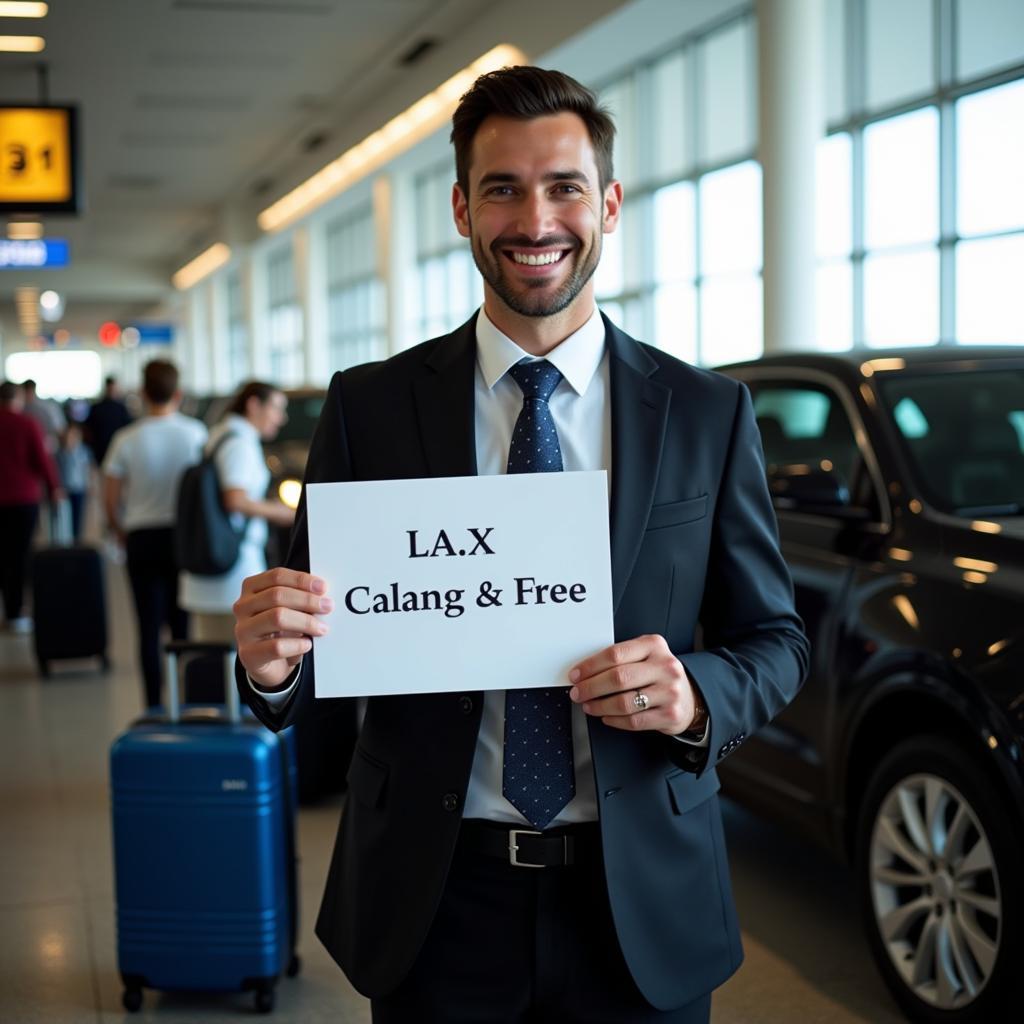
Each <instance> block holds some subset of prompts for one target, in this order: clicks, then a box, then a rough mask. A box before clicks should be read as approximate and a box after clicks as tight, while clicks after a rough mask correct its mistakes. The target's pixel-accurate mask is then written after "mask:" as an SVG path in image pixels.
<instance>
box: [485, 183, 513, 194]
mask: <svg viewBox="0 0 1024 1024" xmlns="http://www.w3.org/2000/svg"><path fill="white" fill-rule="evenodd" d="M485 195H489V196H510V195H512V187H511V186H510V185H492V186H491V187H490V188H489V189H488V190H487V192H486V193H485Z"/></svg>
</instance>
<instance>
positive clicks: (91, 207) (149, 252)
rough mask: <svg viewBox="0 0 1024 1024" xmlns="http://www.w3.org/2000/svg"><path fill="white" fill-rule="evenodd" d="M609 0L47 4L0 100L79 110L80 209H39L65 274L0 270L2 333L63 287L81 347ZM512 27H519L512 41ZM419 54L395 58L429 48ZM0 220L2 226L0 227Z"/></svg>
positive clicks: (15, 335)
mask: <svg viewBox="0 0 1024 1024" xmlns="http://www.w3.org/2000/svg"><path fill="white" fill-rule="evenodd" d="M621 2H622V0H577V2H569V3H563V4H562V5H560V7H559V8H557V13H555V12H553V10H552V9H551V5H550V4H547V3H542V2H540V0H520V2H519V3H517V4H515V5H512V4H502V3H495V2H494V0H50V12H49V14H48V16H47V17H46V18H44V19H42V20H41V21H27V20H19V21H11V20H8V19H0V31H2V33H12V34H14V33H17V34H40V35H43V36H44V37H45V39H46V49H45V51H44V52H43V53H41V54H32V55H28V54H0V101H2V102H3V103H6V104H11V103H15V104H16V103H37V102H39V101H40V99H41V98H42V97H41V95H40V74H39V70H38V69H39V66H40V64H42V65H44V66H45V68H46V77H47V79H48V86H49V89H48V91H49V99H50V101H51V102H53V103H57V104H59V103H75V104H77V105H78V106H79V108H80V121H79V135H80V140H81V141H80V159H81V165H82V181H83V184H84V213H83V214H82V215H80V216H77V217H69V216H49V217H46V218H44V225H45V234H46V236H47V237H61V238H67V239H68V240H69V241H70V244H71V256H72V267H71V268H70V269H68V270H50V271H35V272H31V273H29V272H25V271H16V272H12V271H3V272H0V332H2V334H0V338H2V342H3V347H4V349H5V350H7V351H10V349H11V348H12V347H15V346H17V347H20V346H21V344H22V343H23V341H24V339H23V338H22V336H21V332H20V328H19V327H18V321H17V317H16V315H15V309H14V291H15V288H17V287H19V286H23V285H34V286H36V287H39V288H54V289H57V290H58V291H60V292H62V293H63V294H64V295H65V296H66V300H67V305H66V312H65V317H64V320H63V321H62V322H61V324H59V325H54V326H62V327H66V328H68V329H69V330H70V331H71V332H72V333H73V334H80V335H81V336H82V337H83V340H84V339H85V337H86V336H87V335H88V336H89V337H90V338H91V337H93V336H94V334H95V329H96V326H97V325H98V324H99V323H100V322H102V320H104V319H116V320H122V321H123V320H128V319H131V318H133V317H138V316H145V315H147V314H153V313H157V314H159V312H160V310H161V304H162V303H163V302H165V301H166V299H167V297H168V296H169V294H170V284H169V280H170V275H171V273H172V272H173V271H174V270H176V269H178V267H180V266H181V265H182V264H183V263H185V262H186V261H187V260H188V259H190V258H192V257H193V256H195V255H197V254H198V252H200V251H201V249H202V248H204V247H205V246H206V245H208V244H210V243H211V242H212V241H215V240H217V238H218V232H220V233H221V234H222V233H223V232H222V231H221V228H222V227H223V225H224V223H225V217H226V216H227V215H228V214H229V213H230V212H231V211H234V215H235V220H236V221H237V220H239V219H241V220H244V221H245V230H247V231H250V232H252V233H255V231H256V229H255V223H254V219H255V212H256V211H258V210H259V209H261V208H263V207H264V206H266V205H268V204H269V203H270V202H271V201H272V200H273V199H276V198H277V197H278V196H280V195H281V194H283V192H285V191H287V189H288V188H290V187H291V186H292V185H293V184H295V183H296V182H297V181H298V180H301V178H302V177H303V176H305V174H308V173H310V172H311V171H312V170H316V169H318V168H319V167H320V166H322V165H323V164H325V163H327V162H328V161H329V160H331V159H333V158H334V157H335V156H337V155H338V154H339V153H341V152H342V151H343V150H344V149H346V148H347V147H348V146H350V145H352V144H353V143H354V142H356V141H358V140H359V139H360V138H362V137H363V136H365V135H366V134H368V133H369V132H370V131H372V130H373V129H374V128H376V127H379V126H380V125H381V124H382V123H384V121H386V120H387V119H388V118H389V117H390V116H393V114H395V113H397V112H398V111H400V110H402V109H404V108H405V107H406V106H407V105H408V104H409V103H411V102H412V101H414V100H415V99H417V98H419V96H420V95H422V94H423V93H424V92H426V91H428V90H429V89H431V88H433V87H434V86H436V85H437V84H439V83H440V82H441V81H444V80H445V78H447V77H449V76H450V75H451V74H452V73H454V72H455V71H456V70H458V69H460V68H461V67H464V66H465V65H466V64H468V63H469V62H470V61H472V60H474V59H475V58H476V57H478V56H479V55H480V54H481V53H483V52H484V51H485V50H486V49H488V48H489V47H490V46H491V45H494V44H495V43H497V42H512V43H515V44H517V45H520V46H521V47H522V48H523V49H524V50H526V52H527V53H531V54H537V53H540V52H543V51H544V50H545V49H547V48H550V47H551V46H553V45H555V44H557V43H558V42H561V41H562V40H563V39H564V38H566V37H568V36H569V35H571V34H572V33H573V32H574V31H575V30H577V29H579V28H582V27H584V26H585V25H586V24H588V23H590V22H592V21H594V20H596V19H597V18H598V17H599V16H601V15H602V14H604V13H606V12H608V11H610V10H612V9H614V8H615V7H617V6H619V5H620V4H621ZM510 35H511V36H515V35H519V36H520V37H521V38H510ZM430 41H433V43H432V45H428V46H427V47H426V48H425V50H424V52H423V53H422V54H421V55H420V56H419V58H418V59H414V60H412V61H406V62H403V57H407V56H408V55H409V54H410V52H411V51H413V50H415V49H416V48H417V47H421V45H422V44H424V43H425V42H426V43H430ZM4 226H5V225H4V224H2V223H0V230H3V227H4Z"/></svg>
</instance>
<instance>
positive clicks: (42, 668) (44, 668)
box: [39, 658, 50, 679]
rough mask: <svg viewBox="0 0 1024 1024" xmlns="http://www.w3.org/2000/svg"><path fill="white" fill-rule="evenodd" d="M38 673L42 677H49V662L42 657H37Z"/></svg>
mask: <svg viewBox="0 0 1024 1024" xmlns="http://www.w3.org/2000/svg"><path fill="white" fill-rule="evenodd" d="M39 674H40V675H41V676H42V677H43V678H44V679H49V678H50V663H49V662H48V661H44V660H43V659H42V658H40V659H39Z"/></svg>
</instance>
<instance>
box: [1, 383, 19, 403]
mask: <svg viewBox="0 0 1024 1024" xmlns="http://www.w3.org/2000/svg"><path fill="white" fill-rule="evenodd" d="M20 390H21V385H20V384H15V383H14V381H13V380H4V381H0V402H3V404H4V405H9V404H10V403H11V402H13V401H14V400H15V399H16V398H17V397H18V392H19V391H20Z"/></svg>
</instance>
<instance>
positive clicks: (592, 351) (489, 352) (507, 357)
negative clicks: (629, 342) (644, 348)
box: [476, 306, 604, 395]
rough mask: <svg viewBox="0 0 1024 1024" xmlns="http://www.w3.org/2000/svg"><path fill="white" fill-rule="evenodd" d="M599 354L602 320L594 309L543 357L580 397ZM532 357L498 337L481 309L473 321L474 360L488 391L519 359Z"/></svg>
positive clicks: (589, 379) (504, 336)
mask: <svg viewBox="0 0 1024 1024" xmlns="http://www.w3.org/2000/svg"><path fill="white" fill-rule="evenodd" d="M603 355H604V321H603V320H602V319H601V315H600V313H598V311H597V307H596V306H595V307H594V312H593V313H592V314H591V316H590V319H589V320H587V322H586V323H585V324H584V325H583V326H582V327H581V328H580V329H579V330H578V331H575V332H574V333H573V334H570V335H569V337H568V338H566V339H565V340H564V341H562V342H560V343H559V344H558V345H557V346H556V347H555V348H553V349H552V350H551V351H550V352H549V353H548V354H547V355H546V356H545V357H544V358H545V359H547V361H548V362H549V363H551V365H552V366H554V367H556V368H557V369H558V371H559V373H561V375H562V376H563V377H564V378H565V379H566V381H568V383H569V385H570V387H572V389H573V391H575V392H576V394H577V395H584V394H586V391H587V388H588V387H589V386H590V382H591V380H593V377H594V374H595V373H596V372H597V368H598V366H600V365H601V358H602V356H603ZM535 358H536V357H535V356H531V355H530V353H529V352H524V351H523V350H522V349H521V348H520V347H519V346H518V345H517V344H516V343H515V342H514V341H513V340H512V339H511V338H510V337H508V335H506V334H502V332H501V331H499V330H498V328H497V327H495V326H494V324H493V323H491V321H490V320H489V319H488V317H487V314H486V313H485V312H484V309H483V307H482V306H481V308H480V315H479V316H478V317H477V318H476V359H477V364H478V365H479V367H480V372H481V373H482V374H483V378H484V383H485V384H486V385H487V387H488V389H490V390H493V389H494V385H495V384H497V383H498V381H499V380H501V378H502V377H504V376H505V374H506V373H508V371H509V370H510V369H511V368H512V367H513V366H515V364H516V363H518V362H519V361H520V360H521V359H535Z"/></svg>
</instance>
